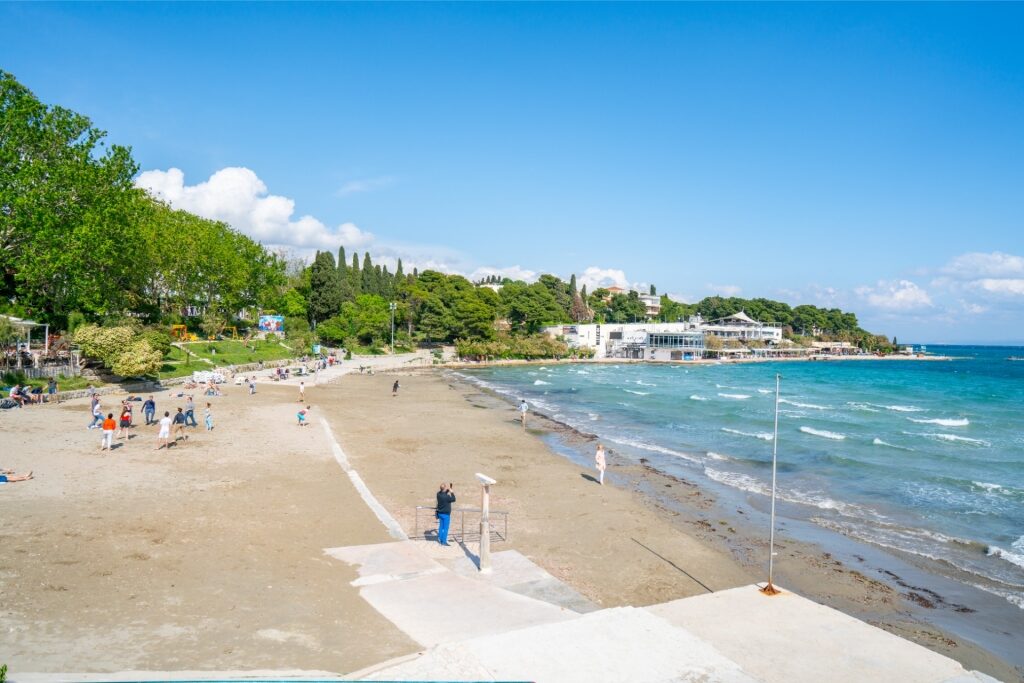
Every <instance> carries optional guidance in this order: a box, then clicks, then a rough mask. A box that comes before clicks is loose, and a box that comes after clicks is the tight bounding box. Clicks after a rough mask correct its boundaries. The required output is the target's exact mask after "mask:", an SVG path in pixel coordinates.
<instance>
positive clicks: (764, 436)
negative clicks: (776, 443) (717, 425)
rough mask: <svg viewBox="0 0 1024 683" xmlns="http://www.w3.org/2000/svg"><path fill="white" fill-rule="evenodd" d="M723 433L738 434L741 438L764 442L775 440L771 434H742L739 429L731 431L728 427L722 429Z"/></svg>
mask: <svg viewBox="0 0 1024 683" xmlns="http://www.w3.org/2000/svg"><path fill="white" fill-rule="evenodd" d="M722 431H723V432H729V433H730V434H738V435H739V436H750V437H753V438H755V439H762V440H764V441H771V440H772V439H774V438H775V437H774V435H773V434H772V433H771V432H741V431H740V430H738V429H729V428H728V427H722Z"/></svg>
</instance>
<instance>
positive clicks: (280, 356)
mask: <svg viewBox="0 0 1024 683" xmlns="http://www.w3.org/2000/svg"><path fill="white" fill-rule="evenodd" d="M250 344H251V345H253V346H255V348H251V347H246V345H245V342H240V341H215V342H211V341H201V342H190V343H188V344H184V346H185V347H186V348H188V350H189V352H190V356H189V357H188V360H187V362H186V357H185V352H184V351H183V350H182V349H181V348H179V347H177V346H173V347H171V352H170V354H168V356H167V357H166V358H165V359H164V364H163V367H162V368H160V377H163V378H168V377H183V376H185V375H191V374H192V373H193V372H194V371H195V370H212V369H213V368H214V367H215V366H225V365H244V364H246V363H256V362H259V361H261V360H262V361H270V360H284V359H289V358H294V357H295V356H296V354H295V352H294V351H293V350H291V349H289V348H286V347H284V346H283V345H281V344H280V343H278V342H267V341H254V342H250ZM207 361H209V362H207Z"/></svg>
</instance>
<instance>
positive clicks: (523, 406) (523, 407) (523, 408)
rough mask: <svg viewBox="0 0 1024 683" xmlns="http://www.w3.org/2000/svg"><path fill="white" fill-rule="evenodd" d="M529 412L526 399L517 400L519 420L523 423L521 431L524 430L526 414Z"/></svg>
mask: <svg viewBox="0 0 1024 683" xmlns="http://www.w3.org/2000/svg"><path fill="white" fill-rule="evenodd" d="M529 410H530V406H529V405H527V403H526V399H525V398H521V399H519V419H520V420H522V421H523V429H526V413H527V412H528V411H529Z"/></svg>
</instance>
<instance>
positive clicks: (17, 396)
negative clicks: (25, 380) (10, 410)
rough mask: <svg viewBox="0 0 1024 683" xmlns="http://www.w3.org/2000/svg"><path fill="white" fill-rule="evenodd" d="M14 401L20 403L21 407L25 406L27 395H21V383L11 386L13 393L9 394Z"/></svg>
mask: <svg viewBox="0 0 1024 683" xmlns="http://www.w3.org/2000/svg"><path fill="white" fill-rule="evenodd" d="M9 396H10V398H11V400H12V401H14V402H15V403H17V404H18V407H19V408H24V407H25V400H26V399H25V397H24V396H22V395H21V385H20V384H15V385H14V386H13V387H11V393H10V394H9Z"/></svg>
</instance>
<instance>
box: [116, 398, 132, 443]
mask: <svg viewBox="0 0 1024 683" xmlns="http://www.w3.org/2000/svg"><path fill="white" fill-rule="evenodd" d="M129 406H130V404H129V403H128V401H125V402H124V403H122V404H121V431H120V433H119V434H118V435H117V438H119V439H126V438H128V428H129V427H131V425H132V411H131V408H130V407H129Z"/></svg>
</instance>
